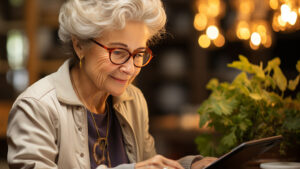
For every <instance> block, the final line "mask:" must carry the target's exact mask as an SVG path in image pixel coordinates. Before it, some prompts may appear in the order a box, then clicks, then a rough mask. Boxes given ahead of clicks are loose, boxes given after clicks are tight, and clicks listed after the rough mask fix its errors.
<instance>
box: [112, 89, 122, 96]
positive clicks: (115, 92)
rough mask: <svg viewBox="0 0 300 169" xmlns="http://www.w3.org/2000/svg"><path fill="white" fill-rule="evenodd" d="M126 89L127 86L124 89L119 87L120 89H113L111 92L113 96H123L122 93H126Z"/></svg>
mask: <svg viewBox="0 0 300 169" xmlns="http://www.w3.org/2000/svg"><path fill="white" fill-rule="evenodd" d="M125 89H126V88H124V89H119V90H113V91H111V92H110V94H111V95H112V96H121V95H122V94H123V93H124V91H125Z"/></svg>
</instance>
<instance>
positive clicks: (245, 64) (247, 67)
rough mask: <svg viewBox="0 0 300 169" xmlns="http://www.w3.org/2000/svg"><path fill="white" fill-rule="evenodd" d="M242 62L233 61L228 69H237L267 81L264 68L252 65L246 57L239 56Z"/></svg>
mask: <svg viewBox="0 0 300 169" xmlns="http://www.w3.org/2000/svg"><path fill="white" fill-rule="evenodd" d="M239 58H240V61H233V62H232V63H231V64H227V66H228V67H232V68H236V69H239V70H242V71H245V72H248V73H254V74H255V75H256V76H257V77H259V78H261V79H265V73H264V71H263V69H262V66H257V65H253V64H251V63H250V62H249V61H248V59H247V58H246V57H244V56H243V55H239Z"/></svg>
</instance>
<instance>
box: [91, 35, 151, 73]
mask: <svg viewBox="0 0 300 169" xmlns="http://www.w3.org/2000/svg"><path fill="white" fill-rule="evenodd" d="M90 40H91V41H92V42H94V43H95V44H96V45H98V46H100V47H102V48H103V49H105V50H107V52H108V53H109V60H110V62H111V63H113V64H115V65H123V64H125V63H126V62H127V61H128V60H129V59H130V58H131V57H133V59H134V57H135V56H136V54H138V53H141V51H139V50H138V49H136V50H134V51H133V52H132V53H131V52H130V51H129V50H128V49H126V48H109V47H107V46H104V45H102V44H101V43H99V42H98V41H96V40H95V39H90ZM116 49H122V50H125V51H127V52H128V54H129V57H128V58H127V59H126V60H125V61H124V62H123V63H115V62H113V61H112V60H111V53H112V52H113V51H114V50H116ZM143 50H145V51H147V52H148V53H149V54H150V58H149V60H148V61H147V62H146V63H145V64H143V65H142V66H137V65H135V63H134V62H133V65H134V66H135V67H138V68H142V67H145V66H146V65H148V63H149V62H150V61H151V59H152V58H153V54H152V51H151V49H150V48H148V47H145V48H144V49H143Z"/></svg>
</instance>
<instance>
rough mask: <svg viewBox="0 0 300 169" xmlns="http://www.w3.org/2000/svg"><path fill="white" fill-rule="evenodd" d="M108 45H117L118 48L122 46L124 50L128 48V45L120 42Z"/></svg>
mask: <svg viewBox="0 0 300 169" xmlns="http://www.w3.org/2000/svg"><path fill="white" fill-rule="evenodd" d="M109 45H118V46H123V47H125V48H128V45H126V44H124V43H121V42H112V43H109Z"/></svg>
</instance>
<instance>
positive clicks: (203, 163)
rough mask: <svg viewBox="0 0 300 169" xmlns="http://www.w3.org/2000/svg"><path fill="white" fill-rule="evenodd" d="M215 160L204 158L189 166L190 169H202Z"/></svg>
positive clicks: (213, 158)
mask: <svg viewBox="0 0 300 169" xmlns="http://www.w3.org/2000/svg"><path fill="white" fill-rule="evenodd" d="M216 160H217V158H215V157H204V158H203V159H201V160H199V161H196V162H194V163H193V164H192V166H191V169H202V168H204V167H206V166H208V165H209V164H210V163H212V162H214V161H216Z"/></svg>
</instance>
